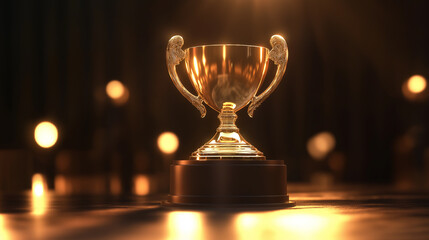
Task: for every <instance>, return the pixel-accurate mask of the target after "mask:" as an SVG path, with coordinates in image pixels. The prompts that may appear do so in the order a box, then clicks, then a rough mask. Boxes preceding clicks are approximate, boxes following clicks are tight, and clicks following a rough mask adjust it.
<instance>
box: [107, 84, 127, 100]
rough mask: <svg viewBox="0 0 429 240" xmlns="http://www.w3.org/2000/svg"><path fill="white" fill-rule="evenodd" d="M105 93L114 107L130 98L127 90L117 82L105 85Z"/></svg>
mask: <svg viewBox="0 0 429 240" xmlns="http://www.w3.org/2000/svg"><path fill="white" fill-rule="evenodd" d="M106 93H107V96H109V98H110V99H112V101H113V103H115V104H116V105H122V104H124V103H126V102H127V101H128V98H129V96H130V92H129V91H128V88H127V87H126V86H125V85H124V84H122V83H121V82H120V81H118V80H112V81H110V82H109V83H108V84H107V85H106Z"/></svg>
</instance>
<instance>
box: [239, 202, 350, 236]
mask: <svg viewBox="0 0 429 240" xmlns="http://www.w3.org/2000/svg"><path fill="white" fill-rule="evenodd" d="M346 220H347V217H345V216H344V215H341V214H339V213H336V211H335V210H334V209H328V208H326V209H320V208H314V209H305V208H304V209H297V210H281V211H273V212H263V213H241V214H239V215H238V216H237V218H236V220H235V228H236V230H237V236H238V239H246V240H252V239H341V234H342V232H341V231H342V229H343V225H344V223H345V222H346Z"/></svg>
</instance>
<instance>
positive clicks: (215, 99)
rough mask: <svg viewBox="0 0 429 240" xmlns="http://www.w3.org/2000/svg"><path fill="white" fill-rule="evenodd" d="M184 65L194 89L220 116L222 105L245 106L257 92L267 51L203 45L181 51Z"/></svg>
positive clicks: (266, 64) (227, 45)
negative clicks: (229, 103) (183, 53)
mask: <svg viewBox="0 0 429 240" xmlns="http://www.w3.org/2000/svg"><path fill="white" fill-rule="evenodd" d="M185 53H186V57H185V64H186V70H187V72H188V76H189V78H190V79H191V83H192V85H193V87H194V89H195V90H196V91H197V93H198V95H200V96H201V97H202V98H203V100H204V102H205V103H207V105H209V106H210V107H211V108H213V109H214V110H216V111H217V112H220V111H221V109H222V106H223V103H225V102H231V103H234V104H235V105H236V110H235V111H238V110H240V109H241V108H243V107H244V106H246V105H247V104H248V103H249V102H250V100H251V99H252V97H253V96H254V95H255V93H256V92H257V91H258V89H259V86H260V85H261V83H262V81H263V80H264V77H265V75H266V73H267V68H268V64H269V62H268V49H267V48H265V47H257V46H247V45H234V44H225V45H207V46H199V47H191V48H188V49H186V50H185Z"/></svg>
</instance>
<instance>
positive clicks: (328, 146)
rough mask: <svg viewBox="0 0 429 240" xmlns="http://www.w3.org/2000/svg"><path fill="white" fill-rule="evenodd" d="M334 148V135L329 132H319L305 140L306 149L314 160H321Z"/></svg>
mask: <svg viewBox="0 0 429 240" xmlns="http://www.w3.org/2000/svg"><path fill="white" fill-rule="evenodd" d="M334 148H335V137H334V135H333V134H332V133H330V132H321V133H318V134H316V135H314V136H313V137H311V138H310V139H309V140H308V142H307V151H308V153H309V154H310V156H311V157H313V158H314V159H316V160H322V159H323V158H324V157H325V156H326V155H327V154H328V153H329V152H330V151H332V149H334Z"/></svg>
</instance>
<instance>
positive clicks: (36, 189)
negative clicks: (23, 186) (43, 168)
mask: <svg viewBox="0 0 429 240" xmlns="http://www.w3.org/2000/svg"><path fill="white" fill-rule="evenodd" d="M31 189H32V192H33V196H36V197H40V196H43V194H44V192H45V179H44V178H43V175H42V174H40V173H36V174H34V175H33V178H32V187H31Z"/></svg>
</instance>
